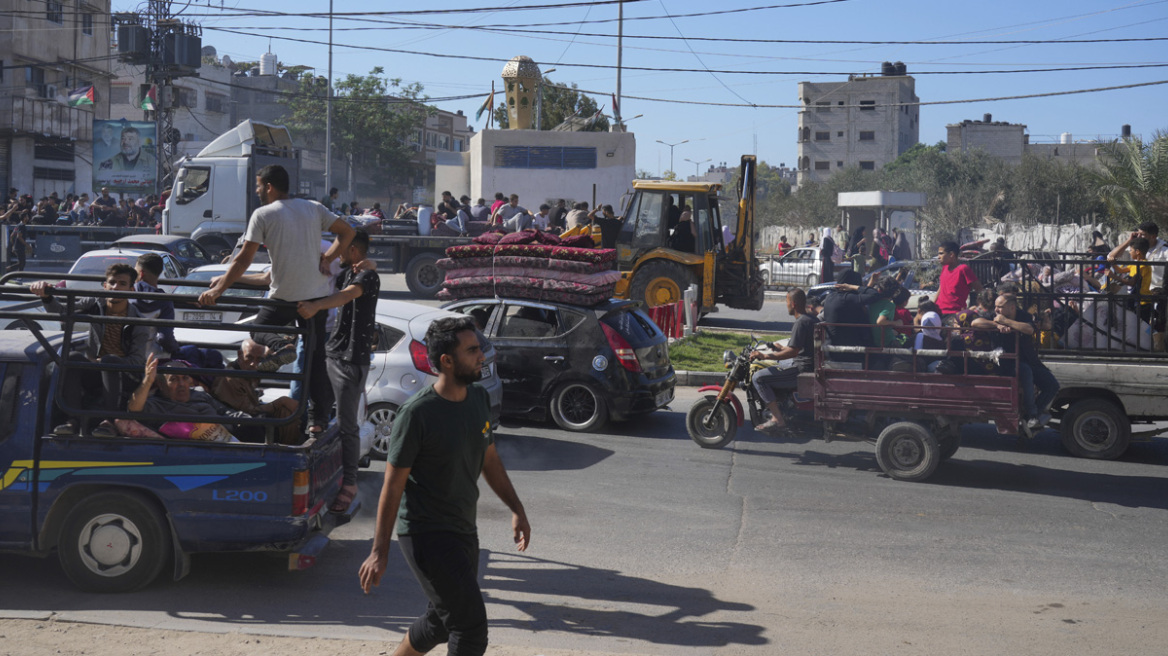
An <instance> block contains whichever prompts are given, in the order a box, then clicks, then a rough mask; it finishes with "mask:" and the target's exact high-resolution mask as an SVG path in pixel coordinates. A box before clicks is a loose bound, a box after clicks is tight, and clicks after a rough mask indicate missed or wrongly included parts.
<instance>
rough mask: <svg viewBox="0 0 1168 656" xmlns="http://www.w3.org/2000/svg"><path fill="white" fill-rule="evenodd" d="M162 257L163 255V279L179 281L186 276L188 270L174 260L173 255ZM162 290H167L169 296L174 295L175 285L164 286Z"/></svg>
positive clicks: (163, 254)
mask: <svg viewBox="0 0 1168 656" xmlns="http://www.w3.org/2000/svg"><path fill="white" fill-rule="evenodd" d="M161 255H162V277H163V278H170V279H171V280H178V279H179V278H182V277H184V276H186V270H185V269H184V268H183V266H182V265H181V264H179V263H178V261H177V260H175V259H174V256H173V255H171V254H170V253H162V254H161ZM162 289H164V290H166V292H167V293H168V294H172V293H174V290H175V287H174V286H173V285H170V286H165V285H164V286H163V287H162Z"/></svg>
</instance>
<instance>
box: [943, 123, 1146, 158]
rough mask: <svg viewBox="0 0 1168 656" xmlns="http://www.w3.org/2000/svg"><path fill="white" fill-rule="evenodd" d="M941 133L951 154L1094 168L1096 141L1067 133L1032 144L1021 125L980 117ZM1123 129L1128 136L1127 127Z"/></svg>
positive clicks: (1096, 154) (952, 126) (1097, 142)
mask: <svg viewBox="0 0 1168 656" xmlns="http://www.w3.org/2000/svg"><path fill="white" fill-rule="evenodd" d="M945 129H946V140H945V143H946V148H947V150H948V152H951V153H957V152H969V151H972V150H981V151H984V152H985V153H987V154H989V155H992V156H994V157H999V158H1001V159H1003V160H1005V161H1006V162H1007V163H1009V164H1014V165H1017V164H1021V163H1022V156H1023V155H1024V154H1029V155H1034V156H1036V157H1043V158H1047V159H1054V160H1057V161H1060V162H1064V163H1070V162H1075V163H1078V164H1081V165H1083V166H1096V165H1097V164H1098V154H1099V143H1100V141H1099V140H1098V139H1096V140H1090V141H1081V142H1075V141H1074V139H1073V137H1072V135H1071V134H1070V133H1067V132H1064V133H1063V134H1061V135H1059V138H1058V140H1057V142H1056V143H1049V142H1046V143H1037V142H1032V141H1031V138H1030V135H1029V134H1028V133H1027V132H1026V126H1025V125H1024V124H1021V123H1007V122H1005V121H995V120H993V115H992V114H986V115H984V116H983V117H982V120H980V121H974V120H969V119H966V120H964V121H962V122H960V123H954V124H950V125H946V126H945ZM1124 129H1125V131H1126V134H1130V126H1125V127H1124Z"/></svg>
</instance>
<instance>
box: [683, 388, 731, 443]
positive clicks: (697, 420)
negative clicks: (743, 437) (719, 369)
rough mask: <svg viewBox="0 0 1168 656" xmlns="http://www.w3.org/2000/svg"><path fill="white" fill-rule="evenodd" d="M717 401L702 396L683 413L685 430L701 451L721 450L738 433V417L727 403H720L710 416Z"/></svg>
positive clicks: (716, 398)
mask: <svg viewBox="0 0 1168 656" xmlns="http://www.w3.org/2000/svg"><path fill="white" fill-rule="evenodd" d="M717 400H718V397H716V396H704V397H702V398H700V399H698V401H697V403H694V404H693V405H692V406H690V408H689V412H687V413H685V430H686V432H688V433H689V437H690V439H691V440H693V441H694V442H696V443H697V445H698V446H700V447H702V448H703V449H721V448H722V447H724V446H726V445H727V444H729V443H730V442H733V441H734V434H735V433H737V432H738V415H737V414H736V413H735V412H734V408H733V407H731V406H730V404H729V403H722V404H721V405H719V406H718V410H717V411H716V412H714V414H713V415H711V414H710V411H711V410H713V409H714V403H715V402H716V401H717Z"/></svg>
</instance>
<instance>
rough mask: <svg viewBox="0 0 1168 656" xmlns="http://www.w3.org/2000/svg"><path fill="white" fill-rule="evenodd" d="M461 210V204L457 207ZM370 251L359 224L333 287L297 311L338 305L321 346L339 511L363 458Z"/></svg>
mask: <svg viewBox="0 0 1168 656" xmlns="http://www.w3.org/2000/svg"><path fill="white" fill-rule="evenodd" d="M460 211H461V210H460ZM368 251H369V233H367V232H365V231H364V230H363V229H360V228H358V229H357V230H356V234H355V235H354V236H353V241H352V242H351V243H350V244H349V248H347V249H346V250H345V254H344V255H342V256H341V266H343V267H344V269H343V273H342V274H341V276H340V277H339V278H337V290H338V291H337V292H336V293H334V294H333V295H332V296H329V297H328V298H323V299H321V300H319V301H301V302H300V303H299V304H298V305H297V309H298V311H299V312H300V316H302V317H304V318H305V319H311V318H312V316H313V315H315V314H317V313H318V312H321V311H327V310H328V309H330V308H335V307H339V308H341V311H340V313H338V315H337V321H336V327H335V328H334V329H333V334H332V337H330V338H329V340H328V344H326V346H325V355H326V356H328V357H327V358H326V362H327V363H328V374H329V380H330V381H332V386H333V395H334V396H335V397H336V399H337V423H338V424H340V427H341V454H342V456H341V460H342V464H343V468H344V475H343V479H342V484H341V491H340V493H338V494H337V498H336V500H334V501H333V504H332V506H330V507H329V510H331V511H332V512H339V513H343V512H345V511H347V510H348V509H349V504H351V503H353V498H354V497H356V496H357V464H358V461H359V460H360V459H361V434H360V432H361V419H362V418H361V417H359V416H358V414H357V406H358V405H359V404H360V403H361V393H362V392H364V391H365V379H366V377H367V376H368V375H369V362H370V358H371V357H372V355H373V347H374V345H375V344H374V342H375V340H376V337H377V294H378V292H380V290H381V279H380V278H379V277H378V276H377V271H374V270H369V269H361V268H359V266H360V264H361V263H362V262H364V261H365V254H366V253H367V252H368Z"/></svg>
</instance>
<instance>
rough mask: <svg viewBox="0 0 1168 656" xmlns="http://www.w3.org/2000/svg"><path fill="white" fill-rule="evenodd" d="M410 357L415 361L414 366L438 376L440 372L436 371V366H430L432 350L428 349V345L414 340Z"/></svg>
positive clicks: (411, 344)
mask: <svg viewBox="0 0 1168 656" xmlns="http://www.w3.org/2000/svg"><path fill="white" fill-rule="evenodd" d="M410 358H412V359H413V361H414V368H415V369H417V370H418V371H420V372H422V373H424V374H429V375H431V376H437V375H438V372H437V371H434V367H432V366H430V351H428V350H427V349H426V345H425V344H423V343H421V342H419V341H418V340H416V339H415V340H413V341H411V342H410Z"/></svg>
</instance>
